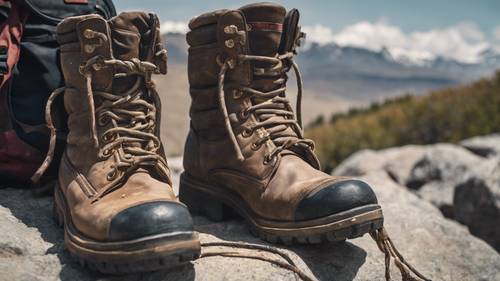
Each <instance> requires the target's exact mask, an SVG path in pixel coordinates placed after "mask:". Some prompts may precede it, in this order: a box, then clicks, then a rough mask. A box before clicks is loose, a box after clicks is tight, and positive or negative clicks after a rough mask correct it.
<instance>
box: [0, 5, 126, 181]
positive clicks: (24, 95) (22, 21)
mask: <svg viewBox="0 0 500 281" xmlns="http://www.w3.org/2000/svg"><path fill="white" fill-rule="evenodd" d="M2 11H3V13H2ZM90 13H97V14H100V15H101V16H103V17H104V18H106V19H109V18H111V17H113V16H115V15H116V10H115V7H114V5H113V3H112V2H111V0H17V1H5V0H0V24H1V29H0V31H1V32H2V33H1V34H0V73H1V74H2V76H1V77H0V78H1V80H0V81H1V90H0V118H1V119H0V182H1V183H8V184H26V183H28V182H29V179H30V177H31V175H32V174H33V173H34V172H35V170H36V169H37V168H38V166H39V165H40V164H41V162H42V160H43V158H44V156H45V153H46V151H47V148H48V143H49V134H48V129H47V127H46V126H45V104H46V102H47V99H48V97H49V95H50V94H51V92H52V91H53V90H54V89H56V88H59V87H61V86H63V84H64V79H63V76H62V71H61V68H60V63H59V45H58V43H57V40H56V26H57V24H58V23H59V22H61V21H62V20H63V19H64V18H66V17H70V16H77V15H84V14H90ZM2 14H3V16H4V18H2ZM5 16H6V17H5ZM4 38H10V39H9V40H10V41H9V42H7V41H8V40H4ZM53 114H54V117H55V119H56V120H66V113H65V112H64V105H63V99H62V98H60V99H59V100H56V101H55V104H54V113H53ZM56 125H57V126H58V131H59V132H60V134H59V135H58V137H59V138H60V139H61V140H62V141H58V145H57V147H56V155H55V157H54V160H53V161H52V165H51V167H50V168H49V170H48V171H47V173H46V175H45V176H44V178H43V179H42V182H43V181H49V180H51V179H55V178H56V176H57V169H58V167H59V160H60V157H61V155H62V151H63V150H64V145H65V143H64V141H65V132H66V131H67V129H66V128H65V125H66V124H65V122H61V124H56Z"/></svg>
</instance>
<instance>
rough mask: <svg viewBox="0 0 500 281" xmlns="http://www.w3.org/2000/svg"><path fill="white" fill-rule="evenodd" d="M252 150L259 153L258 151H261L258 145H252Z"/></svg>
mask: <svg viewBox="0 0 500 281" xmlns="http://www.w3.org/2000/svg"><path fill="white" fill-rule="evenodd" d="M250 148H252V150H253V151H257V150H259V148H260V145H258V144H256V143H252V145H251V146H250Z"/></svg>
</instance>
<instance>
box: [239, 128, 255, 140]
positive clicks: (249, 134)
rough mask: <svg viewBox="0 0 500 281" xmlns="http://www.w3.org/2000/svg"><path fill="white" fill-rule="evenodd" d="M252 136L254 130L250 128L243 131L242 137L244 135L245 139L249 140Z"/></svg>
mask: <svg viewBox="0 0 500 281" xmlns="http://www.w3.org/2000/svg"><path fill="white" fill-rule="evenodd" d="M252 134H253V130H252V129H250V128H245V129H244V130H243V132H241V135H242V136H243V137H245V138H248V137H250V136H252Z"/></svg>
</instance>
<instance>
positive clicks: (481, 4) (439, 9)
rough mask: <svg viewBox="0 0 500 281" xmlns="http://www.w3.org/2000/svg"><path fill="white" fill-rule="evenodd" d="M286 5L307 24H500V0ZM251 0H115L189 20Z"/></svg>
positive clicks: (487, 28)
mask: <svg viewBox="0 0 500 281" xmlns="http://www.w3.org/2000/svg"><path fill="white" fill-rule="evenodd" d="M275 2H278V3H282V4H283V5H284V6H286V7H287V8H298V9H300V11H301V12H302V20H303V24H305V25H313V24H322V25H325V26H328V27H330V28H333V29H340V28H343V27H345V26H347V25H350V24H353V23H356V22H359V21H370V22H373V21H376V20H379V19H385V20H387V21H389V22H390V23H392V24H395V25H397V26H399V27H401V29H402V30H403V31H405V32H411V31H416V30H426V29H431V28H435V27H441V26H449V25H454V24H457V23H459V22H464V21H467V22H475V23H476V24H478V26H479V27H480V28H481V29H482V30H483V31H484V32H486V33H491V32H492V31H493V29H494V28H495V27H496V26H499V25H500V14H499V13H500V1H499V0H393V1H382V0H365V1H361V0H344V1H339V0H333V1H332V0H330V1H315V0H309V1H299V0H287V1H275ZM247 3H251V1H234V0H232V1H229V0H210V1H206V0H198V1H188V0H185V1H172V0H142V1H137V0H115V5H116V6H117V8H118V9H119V10H134V9H141V10H148V11H154V12H156V13H157V14H159V15H160V17H161V19H162V20H163V21H167V20H170V21H188V20H189V19H190V18H191V17H193V16H196V15H198V14H200V13H202V12H206V11H209V10H214V9H220V8H228V7H233V8H237V7H239V6H241V5H243V4H247Z"/></svg>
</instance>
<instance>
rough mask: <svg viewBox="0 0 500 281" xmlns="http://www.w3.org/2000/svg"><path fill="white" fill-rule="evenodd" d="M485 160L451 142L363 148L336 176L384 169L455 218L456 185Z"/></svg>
mask: <svg viewBox="0 0 500 281" xmlns="http://www.w3.org/2000/svg"><path fill="white" fill-rule="evenodd" d="M484 161H485V158H483V157H480V156H477V155H475V154H473V153H472V152H470V151H469V150H467V149H465V148H463V147H460V146H457V145H452V144H445V143H442V144H435V145H427V146H425V145H407V146H402V147H394V148H389V149H383V150H379V151H372V150H362V151H360V152H357V153H355V154H353V155H352V156H351V157H349V158H348V159H347V160H345V161H344V162H343V163H342V164H340V165H339V166H338V167H337V168H336V169H335V170H334V171H333V174H334V175H339V176H340V175H345V176H359V175H363V174H366V173H368V172H372V171H385V172H386V173H387V174H388V175H389V176H391V178H393V179H394V180H395V181H397V182H398V183H399V184H401V185H402V186H405V187H408V188H409V189H411V190H413V191H415V192H416V193H417V194H418V195H419V196H420V197H421V198H423V199H425V200H427V201H428V202H431V203H432V204H433V205H435V206H436V207H438V208H439V209H440V210H441V211H442V213H443V214H444V215H445V216H446V217H449V218H454V217H455V213H454V207H453V196H454V192H455V187H456V186H457V184H458V183H460V182H462V181H463V180H464V178H465V177H466V176H467V172H468V171H470V170H472V169H474V167H477V166H478V165H480V164H481V163H483V162H484Z"/></svg>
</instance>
